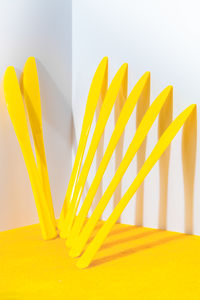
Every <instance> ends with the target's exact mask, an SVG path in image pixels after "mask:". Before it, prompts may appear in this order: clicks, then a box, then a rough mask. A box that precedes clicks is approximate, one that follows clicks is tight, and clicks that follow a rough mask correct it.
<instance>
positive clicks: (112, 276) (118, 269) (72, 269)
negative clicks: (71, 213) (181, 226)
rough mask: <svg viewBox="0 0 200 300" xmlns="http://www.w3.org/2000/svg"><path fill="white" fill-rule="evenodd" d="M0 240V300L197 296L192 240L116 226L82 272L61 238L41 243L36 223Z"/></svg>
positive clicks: (199, 243) (199, 276)
mask: <svg viewBox="0 0 200 300" xmlns="http://www.w3.org/2000/svg"><path fill="white" fill-rule="evenodd" d="M102 223H103V222H101V223H99V224H98V226H101V224H102ZM94 234H95V233H94ZM0 240H1V248H0V299H3V300H4V299H36V298H37V299H70V300H71V299H199V298H200V297H199V296H200V256H199V253H200V238H199V237H197V236H192V235H185V234H180V233H174V232H168V231H162V230H156V229H149V228H144V227H137V226H128V225H122V224H116V225H115V226H114V228H113V230H112V231H111V233H110V234H109V236H108V238H107V239H106V241H105V242H104V244H103V245H102V247H101V249H100V250H99V251H98V253H97V254H96V256H95V258H94V260H93V262H92V264H91V265H90V267H89V268H87V269H84V270H80V269H78V268H77V267H76V265H75V263H74V262H75V259H72V258H70V257H69V256H68V250H67V249H66V246H65V241H64V240H62V239H60V238H56V239H54V240H50V241H43V240H42V238H41V235H40V228H39V225H32V226H27V227H22V228H19V229H14V230H9V231H6V232H1V233H0Z"/></svg>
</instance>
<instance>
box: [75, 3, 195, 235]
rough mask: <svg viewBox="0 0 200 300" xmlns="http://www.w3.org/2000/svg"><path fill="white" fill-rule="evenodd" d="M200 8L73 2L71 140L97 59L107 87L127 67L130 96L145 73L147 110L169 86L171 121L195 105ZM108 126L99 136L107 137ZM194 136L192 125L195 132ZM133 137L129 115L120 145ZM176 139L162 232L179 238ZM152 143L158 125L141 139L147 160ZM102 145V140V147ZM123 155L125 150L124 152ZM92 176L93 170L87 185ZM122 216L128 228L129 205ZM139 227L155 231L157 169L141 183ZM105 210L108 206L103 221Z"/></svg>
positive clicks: (181, 202) (178, 147)
mask: <svg viewBox="0 0 200 300" xmlns="http://www.w3.org/2000/svg"><path fill="white" fill-rule="evenodd" d="M199 10H200V4H199V1H194V0H192V1H184V0H182V1H178V0H168V1H159V0H151V1H149V0H134V1H131V0H123V1H122V0H120V1H119V0H109V1H108V0H96V1H92V0H85V1H81V0H75V1H73V10H72V11H73V17H72V41H73V43H72V49H73V77H72V78H73V80H72V82H73V88H72V107H73V116H74V120H75V128H76V135H77V139H78V137H79V135H80V128H81V121H80V119H81V120H82V118H83V114H84V107H85V103H86V99H87V94H88V90H89V86H90V83H91V79H92V76H93V74H94V72H95V69H96V67H97V66H98V63H99V62H100V60H101V59H102V58H103V57H104V56H108V57H109V82H110V81H111V79H112V78H113V76H114V74H115V73H116V71H117V70H118V69H119V67H120V65H121V64H122V63H124V62H127V63H128V65H129V79H128V81H129V84H128V86H129V92H130V91H131V89H132V88H133V86H134V85H135V83H136V82H137V80H139V78H140V77H141V76H142V75H143V73H144V72H145V71H150V72H151V102H152V101H153V100H154V99H155V97H156V96H157V95H158V94H159V93H160V92H161V91H162V89H164V88H165V87H166V86H167V85H173V86H174V116H177V115H178V114H179V113H180V112H181V111H182V110H183V109H184V108H185V107H186V106H188V105H189V104H192V103H197V105H198V117H199V103H200V94H199V85H200V76H199V70H200V55H199V53H200V18H199ZM112 126H113V118H112V117H111V119H110V120H109V126H108V127H109V128H107V129H106V136H107V137H108V136H110V134H111V131H112V128H113V127H112ZM198 128H199V125H198ZM134 130H135V115H133V117H132V118H131V120H130V122H129V123H128V128H127V130H126V137H125V145H126V144H127V145H128V141H129V142H130V139H131V137H132V136H133V134H134ZM181 134H182V132H180V133H179V134H178V135H177V137H176V138H175V140H174V142H173V144H172V148H171V160H170V174H169V195H168V214H167V228H168V229H170V230H175V231H184V190H183V177H182V161H181ZM199 138H200V137H199V133H198V137H197V165H196V183H195V197H194V232H195V233H197V234H199V233H200V185H199V182H200V161H199V149H200V145H199ZM156 140H157V124H155V125H154V126H153V127H152V130H151V131H150V134H149V135H148V143H147V155H148V154H149V153H150V150H151V149H152V148H153V145H155V143H156ZM106 143H107V140H106ZM125 148H127V146H125ZM135 165H136V164H135V163H134V162H133V164H132V166H131V167H130V168H129V169H128V172H127V174H126V177H125V180H124V181H123V191H125V190H126V189H127V188H128V186H129V184H130V182H132V180H133V178H134V176H135ZM108 170H109V171H108V172H107V173H106V174H105V177H104V190H105V187H106V186H107V184H108V181H110V177H111V175H113V173H114V172H113V170H114V168H113V161H112V163H111V164H110V165H109V167H108ZM94 173H95V165H94V166H93V169H92V172H91V174H90V179H89V182H91V179H92V178H93V176H94ZM134 199H135V197H133V199H132V201H131V203H130V204H129V205H128V207H127V209H126V210H125V212H124V213H123V217H122V220H123V222H127V223H131V224H134V222H135V212H134V209H135V204H134ZM144 204H145V205H144V225H145V226H149V227H157V224H158V207H159V168H158V164H157V165H156V166H155V167H154V169H153V170H152V171H151V173H150V175H149V176H148V177H147V179H146V180H145V196H144ZM111 209H112V203H111V204H110V205H109V207H108V209H107V210H106V213H105V214H104V217H105V218H106V217H107V216H108V215H109V213H110V211H111Z"/></svg>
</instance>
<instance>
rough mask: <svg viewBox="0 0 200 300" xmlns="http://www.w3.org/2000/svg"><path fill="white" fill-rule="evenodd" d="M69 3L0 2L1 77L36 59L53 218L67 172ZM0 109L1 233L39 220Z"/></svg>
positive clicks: (50, 0)
mask: <svg viewBox="0 0 200 300" xmlns="http://www.w3.org/2000/svg"><path fill="white" fill-rule="evenodd" d="M71 30H72V29H71V1H70V0H57V1H55V0H29V1H26V0H17V1H7V0H2V1H1V9H0V45H1V47H0V76H1V77H2V76H3V74H4V72H5V69H6V67H7V66H9V65H13V66H14V67H16V69H17V71H18V73H20V72H21V71H22V69H23V65H24V63H25V61H26V59H27V57H29V56H35V57H36V60H37V66H38V72H39V80H40V88H41V101H42V110H43V127H44V139H45V147H46V155H47V163H48V169H49V175H50V183H51V188H52V195H53V201H54V206H55V210H56V215H57V216H58V215H59V214H58V213H59V211H60V209H61V205H62V202H63V199H64V196H65V192H66V188H67V182H68V177H69V175H70V171H71V126H72V118H71V72H72V60H71V56H72V47H71ZM0 102H1V105H0V107H1V109H0V230H5V229H10V228H13V227H19V226H23V225H27V224H32V223H35V222H38V217H37V212H36V208H35V203H34V199H33V194H32V190H31V186H30V182H29V178H28V174H27V171H26V167H25V164H24V161H23V157H22V154H21V150H20V148H19V145H18V141H17V139H16V137H15V134H14V131H13V128H12V124H11V122H10V120H9V117H8V114H7V111H6V109H5V106H4V104H3V102H2V101H0Z"/></svg>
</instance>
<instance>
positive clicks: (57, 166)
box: [36, 59, 73, 216]
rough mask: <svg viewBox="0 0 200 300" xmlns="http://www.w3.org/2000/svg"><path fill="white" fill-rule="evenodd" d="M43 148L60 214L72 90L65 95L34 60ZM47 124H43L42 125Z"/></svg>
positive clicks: (68, 150) (68, 159) (67, 169)
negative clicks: (36, 72)
mask: <svg viewBox="0 0 200 300" xmlns="http://www.w3.org/2000/svg"><path fill="white" fill-rule="evenodd" d="M36 63H37V69H38V76H39V83H40V93H41V105H42V112H43V121H44V122H43V129H44V140H45V146H46V147H45V150H46V155H47V164H48V170H49V178H50V183H51V190H52V196H53V201H54V208H55V213H56V216H58V215H59V213H60V210H61V207H62V203H63V199H64V197H65V193H66V189H67V183H68V180H69V176H70V173H71V147H72V138H73V137H72V133H73V131H72V127H73V120H72V112H71V92H70V91H67V96H66V95H64V94H63V93H62V92H61V91H60V89H59V88H58V86H57V85H56V83H55V81H54V80H53V79H52V77H51V76H50V74H49V73H48V71H47V70H46V68H45V67H44V65H43V64H42V63H41V62H40V61H39V60H37V59H36ZM45 123H46V124H45Z"/></svg>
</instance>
